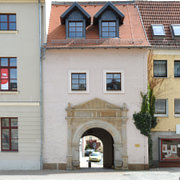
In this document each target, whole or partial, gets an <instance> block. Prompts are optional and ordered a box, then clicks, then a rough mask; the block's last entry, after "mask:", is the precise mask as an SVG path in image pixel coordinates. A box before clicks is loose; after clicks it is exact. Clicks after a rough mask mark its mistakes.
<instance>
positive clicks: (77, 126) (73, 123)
mask: <svg viewBox="0 0 180 180" xmlns="http://www.w3.org/2000/svg"><path fill="white" fill-rule="evenodd" d="M66 111H67V117H66V120H67V123H68V140H67V141H68V142H67V144H68V148H67V149H68V152H67V169H77V168H79V164H80V162H79V140H80V138H81V136H82V135H83V134H84V133H85V132H86V131H87V130H88V129H92V128H102V129H104V130H106V131H107V132H109V134H110V135H111V136H112V138H113V141H114V168H115V169H127V168H128V167H127V166H128V163H127V161H128V157H127V138H126V122H127V108H126V105H125V104H124V105H123V107H119V106H116V105H113V104H110V103H108V102H106V101H103V100H101V99H98V98H95V99H93V100H91V101H88V102H86V103H83V104H80V105H75V106H72V105H71V104H70V103H69V104H68V107H67V109H66Z"/></svg>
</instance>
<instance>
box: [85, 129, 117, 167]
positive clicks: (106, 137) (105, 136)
mask: <svg viewBox="0 0 180 180" xmlns="http://www.w3.org/2000/svg"><path fill="white" fill-rule="evenodd" d="M89 135H92V136H96V137H98V138H99V139H100V140H101V141H102V143H103V154H104V155H103V167H104V168H113V167H114V140H113V138H112V136H111V134H109V133H108V132H107V131H106V130H104V129H102V128H92V129H88V130H87V131H86V132H85V133H84V134H83V135H82V137H84V136H89Z"/></svg>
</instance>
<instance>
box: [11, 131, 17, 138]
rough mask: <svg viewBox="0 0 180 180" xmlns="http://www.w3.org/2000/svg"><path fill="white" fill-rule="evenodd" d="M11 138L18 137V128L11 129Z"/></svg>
mask: <svg viewBox="0 0 180 180" xmlns="http://www.w3.org/2000/svg"><path fill="white" fill-rule="evenodd" d="M11 138H12V139H17V138H18V129H11Z"/></svg>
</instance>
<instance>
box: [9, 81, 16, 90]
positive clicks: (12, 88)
mask: <svg viewBox="0 0 180 180" xmlns="http://www.w3.org/2000/svg"><path fill="white" fill-rule="evenodd" d="M10 90H14V91H15V90H17V80H14V79H11V80H10Z"/></svg>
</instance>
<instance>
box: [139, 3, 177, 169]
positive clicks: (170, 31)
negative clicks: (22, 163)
mask: <svg viewBox="0 0 180 180" xmlns="http://www.w3.org/2000/svg"><path fill="white" fill-rule="evenodd" d="M137 4H138V8H139V10H140V14H141V16H142V20H143V24H144V27H145V30H146V33H147V36H148V39H149V42H150V44H151V46H152V49H151V52H150V53H149V57H148V61H149V63H148V66H149V67H148V70H149V83H150V84H151V85H152V88H153V90H154V94H155V97H156V103H155V112H156V116H157V118H158V124H157V126H156V127H155V128H154V129H153V130H152V131H153V132H152V138H153V160H154V165H156V166H180V145H179V144H180V133H179V126H180V125H179V124H180V121H179V120H180V116H179V112H180V86H179V83H180V79H179V77H180V51H179V49H180V39H179V37H180V25H179V24H180V11H179V9H180V2H179V1H178V2H158V1H157V2H137Z"/></svg>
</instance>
